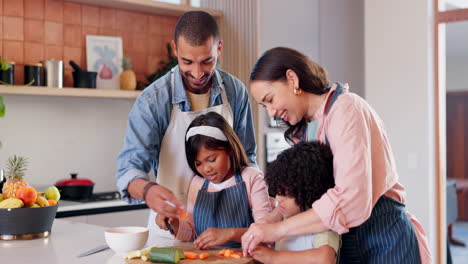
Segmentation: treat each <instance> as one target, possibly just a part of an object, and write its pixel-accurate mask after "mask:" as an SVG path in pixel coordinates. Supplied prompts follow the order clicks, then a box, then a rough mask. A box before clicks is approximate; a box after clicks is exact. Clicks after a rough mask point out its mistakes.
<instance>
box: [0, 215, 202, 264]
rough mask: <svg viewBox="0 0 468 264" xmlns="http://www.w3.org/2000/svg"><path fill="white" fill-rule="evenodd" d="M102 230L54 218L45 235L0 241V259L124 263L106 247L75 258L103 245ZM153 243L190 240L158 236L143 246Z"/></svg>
mask: <svg viewBox="0 0 468 264" xmlns="http://www.w3.org/2000/svg"><path fill="white" fill-rule="evenodd" d="M106 229H107V228H106V227H102V226H95V225H88V224H83V223H77V222H72V221H67V220H66V219H55V220H54V224H53V226H52V232H51V234H50V236H49V237H48V238H39V239H33V240H14V241H3V240H0V256H1V262H2V263H15V264H16V263H34V264H39V263H44V264H62V263H67V264H73V263H83V264H84V263H86V264H93V263H99V264H102V263H105V264H124V263H125V260H124V258H123V257H122V256H120V255H117V254H115V253H114V252H113V251H112V250H110V249H107V250H104V251H101V252H98V253H95V254H93V255H89V256H86V257H81V258H78V257H76V256H77V255H78V254H80V253H82V252H84V251H87V250H89V249H92V248H95V247H97V246H100V245H104V244H106V242H105V239H104V231H105V230H106ZM154 244H156V245H157V246H191V245H192V246H193V244H192V243H187V242H179V241H176V240H172V239H167V238H161V237H157V238H153V239H150V240H149V241H148V243H147V246H148V245H154Z"/></svg>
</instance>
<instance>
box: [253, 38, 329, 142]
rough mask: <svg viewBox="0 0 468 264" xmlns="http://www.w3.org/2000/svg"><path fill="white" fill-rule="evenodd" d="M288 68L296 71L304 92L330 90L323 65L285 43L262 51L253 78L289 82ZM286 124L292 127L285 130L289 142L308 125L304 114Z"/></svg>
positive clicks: (319, 92)
mask: <svg viewBox="0 0 468 264" xmlns="http://www.w3.org/2000/svg"><path fill="white" fill-rule="evenodd" d="M289 69H290V70H293V71H294V72H295V73H296V75H297V77H298V79H299V88H300V89H302V90H304V91H305V92H308V93H313V94H317V95H321V94H324V93H326V92H328V91H329V90H330V82H329V81H328V77H327V72H326V70H325V69H324V68H323V67H322V66H320V65H319V64H318V63H316V62H314V61H313V60H311V59H309V58H308V57H307V56H305V55H304V54H302V53H300V52H299V51H297V50H294V49H290V48H284V47H277V48H273V49H270V50H267V51H266V52H265V53H263V55H262V56H261V57H260V59H258V61H257V63H255V66H254V68H253V70H252V73H251V74H250V82H253V81H271V82H274V81H283V82H286V71H287V70H289ZM285 124H286V125H287V126H288V127H289V128H288V129H287V130H286V132H284V137H285V138H286V140H287V141H289V142H294V140H293V138H300V137H301V136H302V133H304V132H305V131H304V130H305V128H306V127H307V121H306V120H305V118H302V120H301V121H299V122H298V123H297V124H296V125H294V126H292V125H290V124H289V123H287V122H285Z"/></svg>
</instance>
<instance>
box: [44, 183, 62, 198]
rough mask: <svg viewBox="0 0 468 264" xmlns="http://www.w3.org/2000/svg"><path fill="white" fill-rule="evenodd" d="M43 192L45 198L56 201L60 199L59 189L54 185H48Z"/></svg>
mask: <svg viewBox="0 0 468 264" xmlns="http://www.w3.org/2000/svg"><path fill="white" fill-rule="evenodd" d="M44 194H45V198H46V199H47V200H55V201H56V202H57V201H58V200H60V191H59V189H57V187H55V186H50V187H49V188H47V190H46V191H45V192H44Z"/></svg>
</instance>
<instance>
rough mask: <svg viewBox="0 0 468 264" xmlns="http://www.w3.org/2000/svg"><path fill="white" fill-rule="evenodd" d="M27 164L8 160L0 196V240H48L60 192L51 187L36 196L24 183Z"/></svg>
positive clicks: (35, 192)
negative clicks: (43, 238) (45, 238)
mask: <svg viewBox="0 0 468 264" xmlns="http://www.w3.org/2000/svg"><path fill="white" fill-rule="evenodd" d="M26 165H27V161H26V159H25V158H23V157H19V156H13V157H10V158H9V159H8V162H7V170H6V174H5V176H6V182H4V184H3V188H2V189H1V191H2V193H1V194H0V240H16V239H33V238H40V237H47V236H49V234H50V232H51V230H52V224H53V222H54V219H55V214H56V213H57V208H58V204H57V202H58V200H59V199H60V192H59V190H58V189H57V188H56V187H55V186H51V187H49V188H47V189H46V190H45V191H44V192H37V191H36V189H35V188H33V187H32V186H29V184H28V182H27V181H26V180H25V179H24V175H25V171H26Z"/></svg>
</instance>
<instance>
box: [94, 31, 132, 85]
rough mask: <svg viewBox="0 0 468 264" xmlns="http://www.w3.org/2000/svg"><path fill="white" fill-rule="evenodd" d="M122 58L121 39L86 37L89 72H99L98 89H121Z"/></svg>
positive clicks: (97, 78)
mask: <svg viewBox="0 0 468 264" xmlns="http://www.w3.org/2000/svg"><path fill="white" fill-rule="evenodd" d="M122 58H123V48H122V38H121V37H107V36H94V35H87V36H86V64H87V70H88V71H94V72H97V77H96V88H98V89H120V73H121V72H122Z"/></svg>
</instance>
